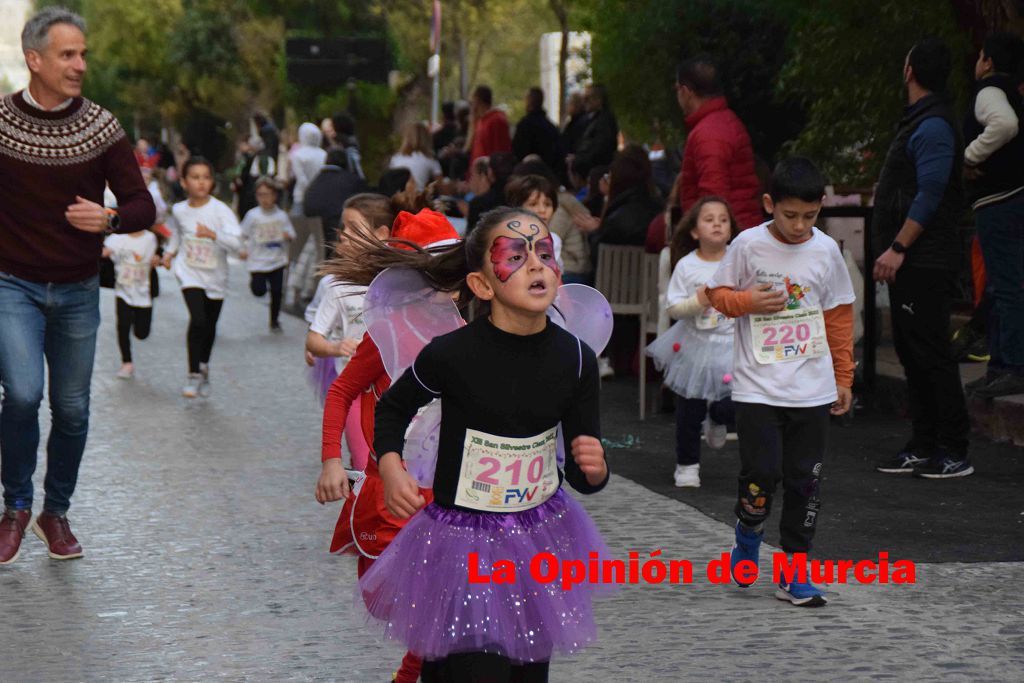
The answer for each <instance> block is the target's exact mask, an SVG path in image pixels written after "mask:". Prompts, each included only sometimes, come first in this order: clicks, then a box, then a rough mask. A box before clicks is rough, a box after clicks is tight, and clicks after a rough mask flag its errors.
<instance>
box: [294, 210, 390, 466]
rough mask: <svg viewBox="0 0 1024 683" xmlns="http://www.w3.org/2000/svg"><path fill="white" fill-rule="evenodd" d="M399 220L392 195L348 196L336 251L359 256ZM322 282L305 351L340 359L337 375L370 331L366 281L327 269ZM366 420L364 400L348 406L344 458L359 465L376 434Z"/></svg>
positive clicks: (338, 253) (371, 415)
mask: <svg viewBox="0 0 1024 683" xmlns="http://www.w3.org/2000/svg"><path fill="white" fill-rule="evenodd" d="M394 221H395V211H394V210H393V209H392V207H391V200H390V199H389V198H388V197H385V196H384V195H380V194H371V193H361V194H357V195H354V196H352V197H349V199H348V200H347V201H346V202H345V206H344V209H343V211H342V214H341V230H340V231H339V232H338V242H337V244H336V245H335V248H334V253H335V254H337V255H338V257H339V258H342V259H349V258H359V255H360V253H361V252H362V250H363V249H364V248H365V247H366V245H367V244H372V243H373V241H374V240H386V239H388V237H390V236H391V224H392V223H394ZM329 263H330V262H328V264H325V266H326V265H329ZM321 287H322V288H323V294H322V296H321V298H320V302H319V304H318V305H317V307H316V310H315V311H314V313H313V318H312V320H310V325H309V332H307V333H306V352H307V353H309V354H311V355H312V356H315V357H317V358H320V359H327V360H329V361H330V362H331V363H332V364H333V363H335V360H336V361H337V365H336V366H335V367H334V368H333V369H334V376H335V377H337V375H338V374H339V373H340V372H342V371H343V370H344V368H345V367H346V365H347V363H348V361H349V359H350V358H351V357H352V355H353V354H354V353H355V352H356V349H357V348H358V346H359V343H360V341H361V340H362V338H363V335H364V334H366V324H365V323H364V322H363V298H364V297H363V292H364V291H365V289H366V287H363V286H357V285H351V284H348V283H345V282H339V281H337V280H336V279H335V278H334V276H333V275H330V274H327V275H324V277H323V279H322V280H321V281H320V284H319V285H318V286H317V291H320V289H321ZM321 362H322V361H321ZM332 386H333V384H332ZM321 390H322V389H321ZM328 391H329V390H328ZM346 409H348V406H346ZM369 417H370V418H371V420H372V417H373V411H372V406H371V411H370V415H369ZM361 420H362V411H361V403H360V402H358V401H356V402H354V403H352V407H351V409H350V410H348V416H347V422H345V424H344V427H345V430H344V431H345V441H344V444H343V448H342V460H344V461H346V463H347V465H350V466H351V467H353V468H354V469H356V470H364V469H366V460H367V456H368V454H369V450H370V443H371V442H372V439H371V440H369V441H367V440H365V439H363V433H362V430H361V429H360V424H361Z"/></svg>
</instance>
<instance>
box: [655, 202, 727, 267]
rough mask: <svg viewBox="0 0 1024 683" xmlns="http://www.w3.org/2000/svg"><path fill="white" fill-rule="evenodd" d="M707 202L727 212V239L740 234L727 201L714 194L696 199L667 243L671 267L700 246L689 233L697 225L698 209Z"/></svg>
mask: <svg viewBox="0 0 1024 683" xmlns="http://www.w3.org/2000/svg"><path fill="white" fill-rule="evenodd" d="M707 204H721V205H722V206H724V207H725V210H726V211H728V212H729V241H730V242H732V241H733V240H734V239H735V238H736V235H738V234H740V228H739V225H737V223H736V217H735V216H733V215H732V207H731V206H729V202H727V201H725V200H724V199H722V198H721V197H718V196H716V195H707V196H706V197H701V198H700V199H698V200H697V203H696V204H694V205H693V206H691V207H690V210H689V211H687V212H686V213H685V214H684V215H683V217H682V218H681V219H680V221H679V224H678V225H676V228H675V231H674V232H673V233H672V243H671V244H670V245H669V255H670V257H671V258H670V260H671V262H672V266H671V267H672V268H675V267H676V264H677V263H679V259H681V258H683V257H684V256H686V255H687V254H689V253H690V252H691V251H693V250H694V249H696V248H697V247H699V246H700V242H699V241H698V240H697V239H696V238H694V236H693V235H692V234H691V233H693V230H694V229H695V228H696V227H697V219H698V218H700V210H701V209H703V208H704V206H705V205H707Z"/></svg>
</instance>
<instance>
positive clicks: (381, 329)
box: [363, 268, 464, 381]
mask: <svg viewBox="0 0 1024 683" xmlns="http://www.w3.org/2000/svg"><path fill="white" fill-rule="evenodd" d="M363 320H364V322H365V323H366V329H367V330H368V331H369V333H370V337H371V338H372V339H373V343H374V344H376V345H377V348H378V349H379V350H380V357H381V359H382V360H383V361H384V369H385V370H386V371H387V373H388V376H389V377H390V378H391V379H392V381H395V380H397V379H398V378H399V377H400V376H401V375H402V373H403V372H405V369H406V368H408V367H409V366H410V365H412V362H413V361H414V360H416V356H417V355H418V354H419V352H420V351H421V350H423V347H424V346H426V345H427V342H429V341H430V340H431V339H433V338H434V337H436V336H438V335H442V334H447V333H448V332H451V331H453V330H456V329H458V328H459V327H460V326H462V325H463V324H464V323H463V320H462V316H460V315H459V309H458V308H457V307H456V306H455V303H454V302H453V301H452V298H451V295H450V294H448V293H446V292H438V291H437V290H435V289H434V288H433V287H431V286H430V283H429V282H428V281H427V279H426V278H425V277H424V276H423V275H422V274H421V273H419V272H418V271H415V270H412V269H409V268H388V269H387V270H385V271H383V272H381V273H380V274H379V275H377V277H375V278H374V279H373V282H371V283H370V286H369V288H367V290H366V299H365V303H364V306H363Z"/></svg>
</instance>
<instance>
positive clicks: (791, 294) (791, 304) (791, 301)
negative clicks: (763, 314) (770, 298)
mask: <svg viewBox="0 0 1024 683" xmlns="http://www.w3.org/2000/svg"><path fill="white" fill-rule="evenodd" d="M783 282H785V283H786V296H787V297H788V298H787V299H786V308H787V309H788V310H790V311H795V310H796V309H798V308H800V300H801V299H803V298H804V296H805V295H806V294H807V293H808V292H810V291H811V288H810V287H801V286H800V285H798V284H796V283H795V282H791V281H790V279H789V278H788V277H787V278H786V279H785V280H783Z"/></svg>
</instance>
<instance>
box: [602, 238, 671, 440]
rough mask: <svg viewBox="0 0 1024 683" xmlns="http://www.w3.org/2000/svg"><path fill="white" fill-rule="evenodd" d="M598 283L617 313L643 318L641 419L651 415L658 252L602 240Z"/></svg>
mask: <svg viewBox="0 0 1024 683" xmlns="http://www.w3.org/2000/svg"><path fill="white" fill-rule="evenodd" d="M594 280H595V282H594V286H595V287H596V288H597V290H598V291H599V292H601V293H602V294H604V297H605V298H606V299H608V303H609V304H611V307H612V313H614V314H615V315H635V316H637V317H638V318H639V320H640V325H639V327H640V335H639V340H638V343H639V347H638V349H637V352H638V355H639V358H640V362H639V365H640V419H641V420H643V419H645V418H646V417H647V358H646V356H645V355H644V349H645V348H646V347H647V335H648V334H649V333H657V329H658V255H657V254H648V253H646V252H645V251H644V248H643V247H627V246H619V245H614V244H602V245H601V246H600V251H599V252H598V258H597V272H596V274H595V278H594Z"/></svg>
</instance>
